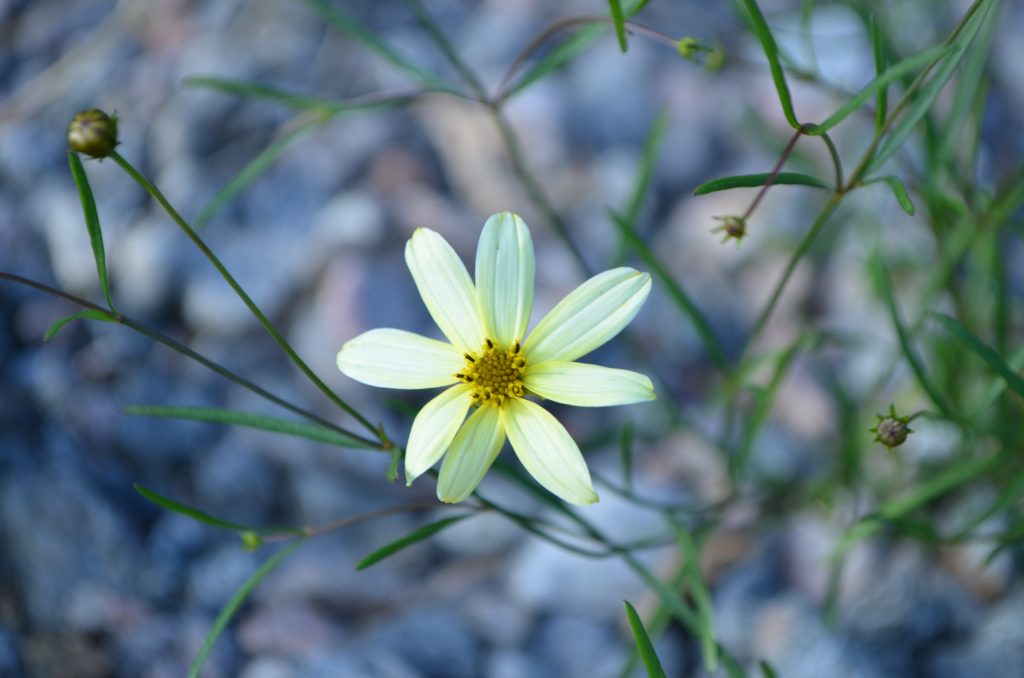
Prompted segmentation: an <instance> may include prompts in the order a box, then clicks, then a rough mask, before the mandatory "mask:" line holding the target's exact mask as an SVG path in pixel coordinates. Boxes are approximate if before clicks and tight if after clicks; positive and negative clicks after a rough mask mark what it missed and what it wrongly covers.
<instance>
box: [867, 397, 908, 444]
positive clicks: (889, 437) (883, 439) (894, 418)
mask: <svg viewBox="0 0 1024 678" xmlns="http://www.w3.org/2000/svg"><path fill="white" fill-rule="evenodd" d="M877 416H878V424H876V425H875V427H874V428H873V429H871V432H872V433H874V434H875V440H876V441H877V442H880V443H882V444H883V445H885V446H886V447H888V448H889V449H892V448H894V447H899V446H900V445H902V444H903V443H904V442H905V441H906V439H907V436H908V435H909V434H911V433H913V432H914V431H913V430H911V428H910V426H909V424H910V417H900V416H898V415H897V414H896V406H895V405H889V414H887V415H882V414H879V415H877Z"/></svg>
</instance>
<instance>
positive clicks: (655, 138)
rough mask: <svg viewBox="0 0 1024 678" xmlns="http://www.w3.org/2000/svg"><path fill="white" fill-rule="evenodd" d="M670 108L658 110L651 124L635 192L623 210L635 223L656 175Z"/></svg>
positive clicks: (625, 215)
mask: <svg viewBox="0 0 1024 678" xmlns="http://www.w3.org/2000/svg"><path fill="white" fill-rule="evenodd" d="M668 120H669V117H668V109H666V108H662V109H661V110H660V111H658V115H657V117H656V118H655V119H654V124H653V125H651V132H650V134H648V135H647V140H646V141H645V142H644V150H643V155H642V156H641V157H640V167H639V168H638V169H637V174H636V180H635V181H634V182H633V192H632V194H631V195H630V198H629V202H628V203H627V204H626V208H625V210H624V211H623V216H624V217H625V218H626V219H627V220H628V221H629V223H631V224H635V223H636V220H637V218H638V217H639V216H640V208H641V207H642V206H643V202H644V198H645V197H646V196H647V193H648V191H649V190H650V187H651V178H652V177H653V176H654V163H655V162H656V161H657V160H658V152H659V151H660V150H661V142H662V140H663V139H664V138H665V131H666V130H667V129H668Z"/></svg>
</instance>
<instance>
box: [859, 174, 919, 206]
mask: <svg viewBox="0 0 1024 678" xmlns="http://www.w3.org/2000/svg"><path fill="white" fill-rule="evenodd" d="M879 182H883V183H885V185H886V186H888V187H889V189H890V190H891V191H892V194H893V196H894V197H895V198H896V202H898V203H899V204H900V207H901V208H903V211H904V212H906V213H907V214H909V215H910V216H914V212H915V211H916V210H915V209H914V201H912V200H911V199H910V193H908V192H907V187H906V186H905V185H904V184H903V181H901V180H900V178H899V177H897V176H894V175H892V174H889V175H886V176H884V177H875V178H874V179H868V180H867V181H865V182H864V185H865V186H867V185H868V184H877V183H879Z"/></svg>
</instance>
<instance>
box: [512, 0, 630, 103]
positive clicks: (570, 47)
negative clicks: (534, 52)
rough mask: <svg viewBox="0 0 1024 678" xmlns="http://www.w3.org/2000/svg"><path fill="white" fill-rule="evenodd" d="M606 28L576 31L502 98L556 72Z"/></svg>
mask: <svg viewBox="0 0 1024 678" xmlns="http://www.w3.org/2000/svg"><path fill="white" fill-rule="evenodd" d="M647 2H648V0H638V1H637V2H634V3H633V4H631V5H629V6H628V7H626V8H624V10H623V14H624V15H625V16H626V17H627V18H628V17H631V16H633V15H634V14H636V13H637V12H639V11H640V10H641V9H643V7H644V5H646V4H647ZM605 30H607V26H605V25H604V24H592V25H590V26H586V27H584V28H581V29H580V30H578V31H576V32H575V33H573V34H572V36H571V37H569V38H568V39H567V40H565V41H564V42H562V43H561V44H559V45H558V46H557V47H555V48H554V49H553V50H551V51H550V52H549V53H548V54H546V55H545V56H544V57H542V58H541V59H539V60H538V61H537V62H536V63H535V64H534V65H533V66H531V67H530V68H529V69H528V70H527V71H526V72H525V73H524V74H523V76H522V77H521V78H519V80H518V81H516V84H515V85H513V86H512V87H509V88H508V90H507V92H506V93H505V96H504V98H505V99H508V98H510V97H512V96H514V95H515V94H517V93H519V92H521V91H523V90H524V89H526V88H527V87H529V86H530V85H532V84H533V83H535V82H537V81H538V80H540V79H541V78H544V77H545V76H547V75H548V74H550V73H553V72H554V71H557V70H558V69H559V68H561V67H562V66H564V65H565V64H566V63H568V62H569V61H570V60H571V59H572V58H573V57H575V56H576V55H577V54H579V53H580V52H582V51H583V50H585V49H586V48H587V47H589V46H590V43H592V42H594V40H596V39H597V38H599V37H600V36H602V35H604V32H605Z"/></svg>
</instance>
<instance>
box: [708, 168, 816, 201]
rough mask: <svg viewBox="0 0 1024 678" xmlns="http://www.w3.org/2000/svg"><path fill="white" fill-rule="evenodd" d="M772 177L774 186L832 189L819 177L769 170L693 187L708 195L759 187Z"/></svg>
mask: <svg viewBox="0 0 1024 678" xmlns="http://www.w3.org/2000/svg"><path fill="white" fill-rule="evenodd" d="M769 179H771V184H772V186H811V187H813V188H824V189H826V190H832V187H831V186H829V185H828V184H827V183H825V182H824V181H822V180H821V179H819V178H817V177H812V176H811V175H809V174H799V173H797V172H779V173H777V174H775V176H774V177H773V176H772V175H771V174H770V173H769V172H763V173H760V174H737V175H734V176H730V177H721V178H719V179H712V180H711V181H705V182H704V183H703V184H701V185H700V186H698V187H697V188H695V189H693V194H694V195H707V194H708V193H715V192H717V191H726V190H729V189H731V188H757V187H758V186H764V185H765V184H766V183H768V180H769Z"/></svg>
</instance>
